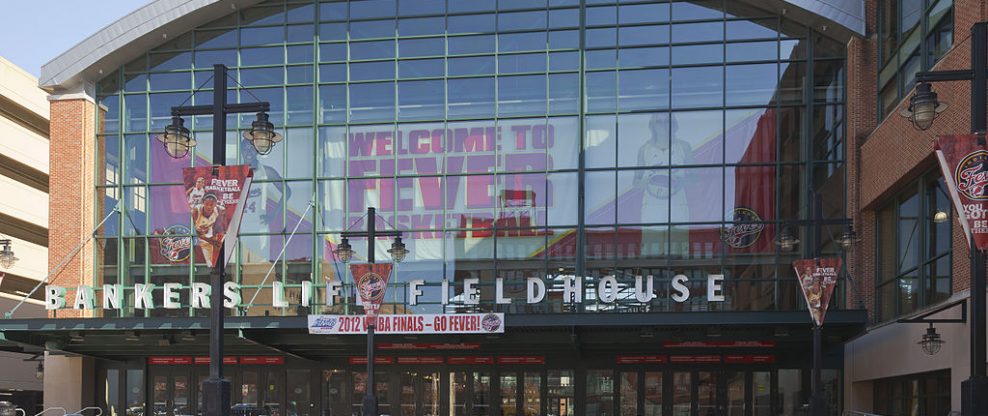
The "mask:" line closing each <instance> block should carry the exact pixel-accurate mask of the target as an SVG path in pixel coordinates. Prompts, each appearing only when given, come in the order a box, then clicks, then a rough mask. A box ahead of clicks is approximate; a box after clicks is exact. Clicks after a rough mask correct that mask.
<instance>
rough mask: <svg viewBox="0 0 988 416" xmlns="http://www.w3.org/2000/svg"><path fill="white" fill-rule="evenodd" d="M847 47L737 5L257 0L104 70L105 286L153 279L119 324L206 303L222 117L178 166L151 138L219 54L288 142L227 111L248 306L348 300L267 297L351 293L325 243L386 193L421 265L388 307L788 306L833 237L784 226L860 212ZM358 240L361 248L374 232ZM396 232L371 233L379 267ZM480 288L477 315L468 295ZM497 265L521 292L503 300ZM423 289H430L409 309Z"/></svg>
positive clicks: (206, 91) (194, 94)
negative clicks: (848, 158) (210, 209)
mask: <svg viewBox="0 0 988 416" xmlns="http://www.w3.org/2000/svg"><path fill="white" fill-rule="evenodd" d="M844 54H845V52H844V48H843V46H842V45H841V44H840V43H839V42H837V41H834V40H831V39H829V38H827V37H826V36H823V35H822V34H820V33H817V32H815V31H814V30H813V29H811V28H809V27H807V26H804V25H801V24H798V23H796V22H793V21H790V20H788V19H786V18H783V17H780V16H777V15H774V14H773V13H771V12H768V11H764V10H760V9H757V8H753V7H748V6H744V5H743V4H742V2H736V1H723V0H714V1H695V2H690V1H673V2H660V3H654V2H636V1H623V2H621V3H620V4H617V3H616V2H615V1H606V0H594V1H586V2H580V1H577V0H536V1H517V0H499V1H494V0H481V1H470V2H461V1H452V0H450V1H435V0H429V1H423V0H414V1H412V0H404V1H399V0H365V1H350V2H321V1H320V2H316V1H288V2H279V1H268V2H265V3H263V4H261V5H257V6H253V7H250V8H245V9H243V10H239V11H237V12H236V13H234V14H231V15H228V16H225V17H222V18H219V19H217V20H215V21H213V22H210V23H208V24H205V25H202V26H200V27H198V28H196V29H194V30H192V31H191V32H188V33H185V34H182V35H180V36H175V37H174V38H169V40H168V41H167V42H166V43H164V44H162V45H159V46H158V47H156V48H154V49H152V50H149V51H147V52H146V53H144V54H142V55H141V56H140V57H139V58H137V59H135V60H134V61H133V62H131V63H128V64H126V65H123V66H121V67H120V68H118V69H117V70H116V71H113V72H112V73H109V74H108V75H107V76H106V77H105V78H104V79H103V80H102V81H100V82H99V83H98V86H97V95H98V101H99V103H100V106H99V114H98V116H99V120H100V122H99V123H98V136H97V137H98V138H97V140H98V143H97V146H98V149H99V151H98V152H99V155H100V157H99V158H98V159H99V160H98V162H97V163H98V166H97V167H96V171H97V172H98V174H97V183H96V184H95V187H94V191H95V198H96V202H97V204H98V205H99V206H100V207H102V208H101V209H100V210H99V211H100V212H102V213H104V214H110V213H111V212H112V209H113V207H114V206H117V205H119V206H120V207H121V212H122V214H120V215H114V216H112V217H111V218H110V220H109V221H108V223H107V225H106V226H105V227H103V228H102V229H101V230H99V234H98V238H99V244H100V250H98V255H97V265H96V266H95V272H96V273H97V275H98V276H99V278H98V279H97V282H106V283H120V284H123V285H125V286H127V287H132V286H133V284H134V283H155V284H156V285H157V288H156V291H155V302H156V303H157V304H158V305H159V309H156V310H154V311H148V310H135V309H133V308H132V305H129V303H130V302H131V300H130V297H129V296H128V297H127V301H126V302H128V305H127V307H125V308H124V310H122V311H119V312H118V311H113V312H112V313H113V314H115V315H123V316H132V315H176V316H177V315H181V316H195V315H201V314H204V313H205V312H204V311H201V310H194V309H191V308H187V307H186V308H182V309H177V310H164V309H160V305H161V290H162V289H161V286H162V285H163V284H164V283H166V282H167V283H180V284H182V285H183V286H185V290H182V291H181V293H182V299H181V301H182V304H183V305H188V304H189V302H188V290H187V289H188V286H189V285H191V284H192V283H194V282H205V281H207V280H208V273H209V270H208V268H207V267H206V266H205V265H204V263H203V261H202V258H201V256H199V255H198V253H196V252H195V250H191V249H189V243H190V237H191V236H190V230H191V227H190V225H191V224H190V223H189V215H188V211H187V208H186V207H185V199H184V196H183V195H184V193H183V189H182V187H181V185H180V178H181V175H180V169H181V168H182V167H187V166H202V165H209V164H212V163H214V162H218V161H215V160H213V157H212V155H213V150H214V149H212V147H211V146H212V141H211V135H212V132H211V129H212V120H211V118H210V117H208V116H204V117H187V118H186V125H187V126H189V127H190V128H191V129H192V130H193V133H194V135H195V136H196V137H197V138H198V141H199V145H198V147H196V148H195V150H194V151H193V152H192V153H191V154H190V156H188V157H186V158H184V159H178V160H173V159H170V158H169V157H167V155H166V154H165V153H164V151H163V148H162V146H161V144H160V143H159V142H158V141H157V140H156V139H155V135H156V134H158V133H159V132H160V131H161V130H162V129H163V128H164V127H165V125H166V124H168V123H169V121H170V107H171V106H174V105H179V104H182V103H186V104H205V103H210V102H211V97H212V91H211V83H209V82H207V81H209V78H210V76H211V74H212V73H211V69H212V66H213V65H214V64H216V63H222V64H225V65H227V66H228V67H230V77H231V80H230V82H229V84H230V87H231V91H230V93H229V95H230V96H229V101H230V102H253V101H257V100H263V101H268V102H270V103H271V112H270V115H271V120H272V122H274V123H275V125H276V127H277V129H278V130H279V131H280V132H282V133H283V134H284V135H285V140H284V141H283V142H281V143H279V144H278V145H277V146H276V147H275V148H274V150H273V151H272V152H271V153H270V154H268V155H264V156H259V155H257V154H256V153H255V152H254V151H253V150H252V148H251V146H250V145H249V144H245V142H244V141H243V140H242V139H241V136H240V134H239V132H238V131H237V129H242V128H245V127H247V126H248V125H249V123H250V122H251V121H252V120H253V115H252V114H244V115H231V116H229V120H228V128H229V131H228V132H227V142H226V147H227V152H226V154H227V159H228V160H226V162H227V163H245V164H249V165H251V166H252V167H253V168H254V171H255V183H254V185H253V186H252V188H251V191H250V196H249V199H248V202H247V206H246V209H245V213H244V219H243V224H242V226H241V238H240V241H239V244H238V245H237V250H236V256H235V259H234V262H235V265H234V266H233V267H229V268H228V269H227V270H228V273H230V274H231V275H232V276H233V278H234V279H235V280H236V281H237V282H239V283H240V284H241V285H243V288H244V289H243V290H242V293H241V294H242V296H243V297H244V303H245V304H247V303H251V302H250V300H251V299H253V303H252V307H250V308H242V309H241V310H240V311H237V312H236V313H246V314H249V315H294V314H297V313H300V312H301V313H308V312H353V311H354V308H353V307H350V306H337V307H321V306H319V307H313V308H310V309H306V308H298V307H296V306H297V305H293V306H292V307H290V308H273V307H271V306H270V305H271V303H272V302H271V300H272V295H273V294H272V293H271V283H272V282H274V281H281V282H283V283H284V284H285V286H286V288H287V289H286V292H287V293H286V299H288V300H289V301H293V300H294V299H298V298H299V297H300V296H299V293H300V290H301V289H300V286H301V282H302V281H303V280H312V281H313V282H314V283H315V285H316V287H317V288H321V287H323V286H324V285H325V284H326V283H327V282H332V281H341V282H343V283H345V284H350V283H352V278H351V277H349V276H347V273H346V267H344V265H343V264H342V263H341V262H339V261H338V259H336V258H335V256H334V255H333V254H332V251H331V250H332V248H333V247H335V244H338V243H339V242H340V236H339V233H340V232H342V231H344V230H346V229H351V228H360V227H364V220H365V219H364V218H363V216H364V214H365V212H366V208H367V207H371V206H373V207H376V208H377V209H378V212H379V214H380V216H381V218H382V219H383V221H379V222H378V223H379V224H382V226H387V227H395V228H399V229H402V230H405V231H407V233H406V236H405V237H406V238H405V242H406V244H408V246H409V249H410V250H411V253H410V255H409V256H408V258H407V260H406V261H405V262H404V263H401V264H400V266H398V269H397V273H396V274H395V278H394V279H392V285H393V286H392V289H391V290H390V291H389V294H388V296H387V299H386V300H385V302H386V303H392V304H395V306H394V308H395V309H396V310H402V311H405V312H412V313H443V312H458V311H488V310H495V311H504V312H509V313H510V312H528V313H552V312H562V311H570V310H574V309H575V310H579V311H588V312H603V311H607V312H622V311H638V312H663V311H691V310H734V311H750V310H759V311H764V310H793V309H796V308H798V307H799V305H800V300H799V297H798V296H799V292H798V290H799V289H798V287H797V286H796V284H795V279H794V277H793V276H792V270H791V267H790V266H789V265H790V264H791V261H792V260H793V259H795V258H797V257H800V256H802V255H803V254H809V253H811V252H813V251H815V250H814V245H819V247H820V248H821V251H822V252H823V254H824V255H827V254H834V253H836V252H837V250H836V247H835V245H834V244H833V243H832V242H831V239H832V238H833V237H836V236H837V235H839V234H840V232H841V229H840V227H824V230H825V232H824V235H823V236H818V237H817V238H815V239H812V240H815V241H817V242H816V243H810V240H811V239H809V238H806V237H807V236H806V235H805V234H806V233H807V231H808V230H810V229H811V227H806V228H802V229H801V228H799V227H795V228H793V230H794V231H796V232H798V234H800V238H801V239H802V240H803V241H805V242H807V243H805V244H803V245H802V246H801V247H800V250H803V253H800V252H796V253H784V252H781V251H779V250H778V248H777V246H776V245H775V244H772V240H773V239H774V238H775V237H776V235H777V233H778V232H780V230H781V227H782V226H784V225H786V224H788V223H790V222H792V221H796V220H806V219H809V218H813V215H814V214H813V213H812V212H811V209H810V207H811V206H812V204H810V203H809V202H808V201H809V200H810V198H811V196H812V195H817V196H820V197H821V198H822V199H823V200H824V211H825V212H824V213H823V216H824V217H825V218H843V217H845V214H844V210H843V207H844V205H845V204H844V198H845V195H844V193H845V188H846V187H845V184H844V181H845V180H844V152H845V150H844V77H845V70H844V65H845V64H844ZM310 201H311V202H312V205H310ZM100 217H102V216H100ZM100 219H102V218H100ZM351 244H353V245H354V248H355V250H356V251H357V253H358V257H357V259H356V260H355V261H361V259H363V257H364V253H366V250H367V241H366V240H364V241H355V240H351ZM389 244H390V242H389V241H385V240H380V241H378V242H377V243H376V244H375V247H374V248H375V250H376V251H377V258H378V259H386V258H388V254H387V252H386V250H387V248H388V246H389ZM679 274H682V275H685V276H687V277H688V278H689V279H690V280H689V282H688V284H687V285H688V286H689V287H690V291H691V292H692V293H693V294H694V296H693V297H692V298H691V299H690V300H689V301H687V302H683V303H677V302H674V301H673V300H672V299H671V289H670V286H671V285H670V282H671V280H672V278H673V276H675V275H679ZM708 274H724V275H725V276H726V278H725V282H724V292H725V297H726V301H725V302H720V303H714V302H707V301H706V299H705V297H704V296H700V294H704V293H706V290H705V285H706V276H707V275H708ZM638 275H642V276H654V278H655V289H656V294H657V297H656V298H655V299H653V300H651V301H648V302H644V303H642V302H639V301H637V300H636V299H635V296H634V283H635V276H638ZM573 276H580V277H582V279H583V280H582V282H583V285H582V288H581V290H582V294H583V296H582V297H583V302H582V303H579V304H575V305H572V304H564V303H563V301H562V280H563V278H569V277H573ZM609 276H613V277H614V278H615V279H616V281H617V282H618V289H616V290H614V292H615V293H613V295H614V296H613V297H614V301H611V302H605V301H604V300H602V299H601V298H602V296H601V294H599V293H597V284H598V282H599V281H600V280H601V279H603V278H605V277H609ZM470 278H477V279H479V282H480V285H479V286H480V303H479V304H478V305H462V304H460V301H461V300H462V298H463V286H462V282H463V281H464V280H465V279H470ZM498 278H500V279H503V281H504V285H503V286H504V287H503V291H504V294H505V296H506V297H508V298H511V299H513V302H512V303H511V304H508V305H499V304H496V303H495V302H494V296H493V291H494V286H495V279H498ZM528 278H537V279H542V280H543V281H544V283H545V284H546V287H547V295H546V297H545V299H544V300H543V301H542V302H540V303H538V304H526V302H525V297H526V296H525V290H526V282H527V279H528ZM413 279H424V280H425V282H426V284H425V286H423V287H422V288H421V289H422V290H423V292H424V294H423V296H422V297H421V298H420V299H419V300H418V304H417V305H414V306H412V305H409V302H408V299H407V290H406V284H407V282H408V281H410V280H413ZM443 279H447V280H449V281H450V289H449V290H450V293H449V298H450V299H451V300H452V304H451V305H448V306H443V305H441V304H440V298H441V297H440V290H441V288H440V284H441V281H442V280H443ZM128 290H129V291H132V289H128ZM344 292H345V293H349V289H348V288H346V289H345V290H344ZM128 293H130V292H128ZM319 293H320V295H319V296H322V295H321V294H322V293H323V292H322V290H320V291H319ZM611 294H612V293H610V292H608V293H607V294H606V296H603V298H605V299H607V298H609V297H610V295H611ZM351 296H352V294H351ZM295 303H297V301H295ZM320 303H321V302H320ZM840 306H841V305H835V307H840ZM128 308H129V309H128ZM386 308H387V307H386ZM107 314H108V315H109V314H110V312H108V313H107Z"/></svg>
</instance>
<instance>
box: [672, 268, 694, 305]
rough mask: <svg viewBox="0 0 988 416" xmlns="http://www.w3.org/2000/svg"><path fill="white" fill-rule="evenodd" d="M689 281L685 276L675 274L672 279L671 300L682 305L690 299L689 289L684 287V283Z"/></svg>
mask: <svg viewBox="0 0 988 416" xmlns="http://www.w3.org/2000/svg"><path fill="white" fill-rule="evenodd" d="M688 281H690V279H689V278H688V277H686V276H685V275H681V274H677V275H675V276H673V277H672V290H674V291H675V292H676V293H673V294H672V300H674V301H676V302H678V303H683V302H686V301H687V300H689V299H690V288H688V287H686V282H688Z"/></svg>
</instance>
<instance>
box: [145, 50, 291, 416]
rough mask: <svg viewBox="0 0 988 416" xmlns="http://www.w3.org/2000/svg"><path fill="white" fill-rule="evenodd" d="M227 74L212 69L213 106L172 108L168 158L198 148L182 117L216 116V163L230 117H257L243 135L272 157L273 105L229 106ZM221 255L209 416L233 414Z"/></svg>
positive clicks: (214, 288) (212, 324) (206, 403)
mask: <svg viewBox="0 0 988 416" xmlns="http://www.w3.org/2000/svg"><path fill="white" fill-rule="evenodd" d="M226 72H227V68H226V66H225V65H222V64H216V65H213V103H212V104H207V105H190V106H178V107H172V124H170V125H169V126H168V127H165V132H164V133H163V134H161V135H158V136H157V139H158V141H160V142H161V143H162V144H164V146H165V151H166V152H167V153H168V155H169V156H171V157H173V158H176V159H178V158H182V157H185V156H186V155H187V154H188V153H189V150H190V149H192V147H194V146H195V145H196V141H195V139H193V138H192V137H191V136H190V135H189V129H188V128H186V127H185V126H184V121H183V120H182V116H204V115H212V116H213V163H215V164H217V165H220V166H222V165H224V164H226V116H227V114H235V113H257V120H256V121H254V122H253V123H252V124H251V129H250V130H248V131H245V132H244V138H246V139H247V140H249V141H250V142H251V143H252V144H253V145H254V147H255V149H257V152H258V153H259V154H262V155H263V154H267V153H269V152H270V151H271V148H272V147H273V146H274V144H275V143H277V142H279V141H281V138H282V137H281V135H280V134H278V133H276V132H275V131H274V125H273V124H271V122H270V121H268V114H267V111H268V110H269V109H270V107H271V104H270V103H267V102H257V103H248V104H228V103H227V102H226V93H227V85H226V82H227V74H226ZM219 252H220V253H221V254H220V259H219V261H217V262H216V266H215V270H214V273H213V274H212V275H211V276H210V287H211V292H210V295H209V306H210V308H209V378H207V379H206V380H205V381H203V382H202V394H203V400H202V404H203V407H204V410H205V412H204V413H205V415H207V416H223V415H227V414H229V413H230V382H229V381H228V380H226V379H224V378H223V283H224V281H225V280H226V276H225V275H226V257H225V256H224V255H223V254H222V253H223V252H224V249H223V245H222V244H221V245H220V248H219Z"/></svg>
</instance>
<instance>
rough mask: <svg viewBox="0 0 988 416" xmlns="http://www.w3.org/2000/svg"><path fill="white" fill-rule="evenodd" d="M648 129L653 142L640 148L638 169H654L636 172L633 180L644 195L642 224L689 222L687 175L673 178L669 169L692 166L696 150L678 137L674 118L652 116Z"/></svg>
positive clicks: (649, 141) (677, 175) (675, 174)
mask: <svg viewBox="0 0 988 416" xmlns="http://www.w3.org/2000/svg"><path fill="white" fill-rule="evenodd" d="M670 120H671V124H672V125H671V126H670ZM648 127H649V131H650V133H651V138H650V139H649V140H648V141H646V142H645V143H643V144H642V145H641V147H639V148H638V166H639V167H653V168H654V169H645V170H639V171H636V172H635V179H634V186H635V187H637V188H640V189H641V190H642V194H643V196H642V211H641V212H642V214H641V216H642V218H641V221H642V222H646V223H647V222H666V221H669V220H671V221H672V222H683V221H687V220H688V219H689V204H688V203H687V199H686V190H685V188H686V186H685V182H686V181H685V179H686V178H685V175H684V174H683V173H682V171H681V170H680V171H678V172H677V171H673V172H676V173H673V174H672V175H671V176H670V173H669V172H670V170H669V169H668V167H669V166H681V165H688V164H690V162H691V161H692V155H693V149H692V148H691V147H690V145H689V143H687V142H686V141H684V140H680V139H678V138H677V137H676V133H677V131H678V129H679V126H678V124H677V123H676V118H675V116H672V115H666V114H653V115H652V117H651V118H650V119H649V121H648ZM619 209H620V207H619Z"/></svg>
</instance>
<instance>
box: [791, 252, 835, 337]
mask: <svg viewBox="0 0 988 416" xmlns="http://www.w3.org/2000/svg"><path fill="white" fill-rule="evenodd" d="M841 264H842V262H841V259H840V258H826V259H802V260H796V261H794V262H792V267H793V268H794V269H796V277H797V278H799V287H800V289H802V291H803V299H806V307H807V309H809V311H810V317H811V318H813V322H815V323H816V325H817V326H823V318H824V315H826V314H827V306H829V305H830V298H831V297H833V295H834V288H835V287H836V286H837V276H838V275H839V274H840V268H841Z"/></svg>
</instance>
